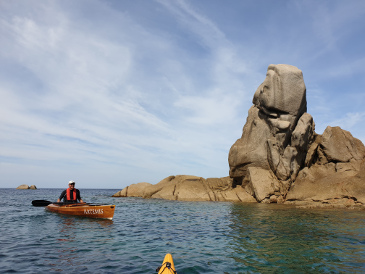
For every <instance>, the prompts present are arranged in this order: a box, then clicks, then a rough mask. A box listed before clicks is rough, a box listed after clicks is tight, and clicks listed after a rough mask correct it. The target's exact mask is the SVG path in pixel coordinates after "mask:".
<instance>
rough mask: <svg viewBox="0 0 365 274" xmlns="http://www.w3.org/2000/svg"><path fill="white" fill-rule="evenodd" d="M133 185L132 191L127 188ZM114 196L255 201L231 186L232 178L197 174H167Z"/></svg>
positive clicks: (238, 188) (239, 188)
mask: <svg viewBox="0 0 365 274" xmlns="http://www.w3.org/2000/svg"><path fill="white" fill-rule="evenodd" d="M132 186H133V192H130V190H129V188H130V187H132ZM113 196H114V197H143V198H153V199H166V200H179V201H232V202H256V200H255V199H254V198H253V197H252V196H251V195H249V194H248V193H247V192H246V191H245V190H244V188H243V187H241V186H240V187H236V188H234V187H233V184H232V179H231V178H229V177H224V178H208V179H204V178H202V177H197V176H189V175H177V176H169V177H167V178H165V179H163V180H162V181H161V182H159V183H158V184H156V185H151V184H147V183H139V184H135V185H131V186H128V187H126V188H124V189H123V190H121V191H119V192H117V193H116V194H114V195H113Z"/></svg>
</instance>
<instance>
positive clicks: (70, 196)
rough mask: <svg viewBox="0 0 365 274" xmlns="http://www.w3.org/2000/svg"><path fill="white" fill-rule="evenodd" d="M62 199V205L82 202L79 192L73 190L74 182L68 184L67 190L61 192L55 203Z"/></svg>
mask: <svg viewBox="0 0 365 274" xmlns="http://www.w3.org/2000/svg"><path fill="white" fill-rule="evenodd" d="M62 199H63V202H64V203H78V201H80V203H83V202H84V201H83V200H82V198H81V196H80V190H78V189H76V188H75V182H74V181H69V182H68V189H66V190H64V191H62V193H61V196H60V198H58V200H57V202H58V203H59V202H61V200H62Z"/></svg>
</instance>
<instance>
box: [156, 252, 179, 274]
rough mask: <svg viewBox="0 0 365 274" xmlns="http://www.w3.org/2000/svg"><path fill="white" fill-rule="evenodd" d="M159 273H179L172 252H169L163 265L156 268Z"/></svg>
mask: <svg viewBox="0 0 365 274" xmlns="http://www.w3.org/2000/svg"><path fill="white" fill-rule="evenodd" d="M156 272H158V274H177V272H176V270H175V265H174V261H173V260H172V256H171V254H169V253H167V254H166V256H165V259H164V260H163V262H162V265H161V266H160V267H159V268H157V269H156Z"/></svg>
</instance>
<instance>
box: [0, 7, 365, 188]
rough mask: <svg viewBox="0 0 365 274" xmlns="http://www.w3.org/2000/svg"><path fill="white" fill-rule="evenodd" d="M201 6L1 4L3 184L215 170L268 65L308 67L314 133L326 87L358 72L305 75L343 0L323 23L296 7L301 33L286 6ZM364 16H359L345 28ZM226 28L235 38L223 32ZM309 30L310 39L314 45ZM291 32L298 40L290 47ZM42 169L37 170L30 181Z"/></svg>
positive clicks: (351, 64)
mask: <svg viewBox="0 0 365 274" xmlns="http://www.w3.org/2000/svg"><path fill="white" fill-rule="evenodd" d="M202 3H203V2H202ZM202 3H200V4H199V5H200V8H199V7H198V5H197V4H196V3H195V2H194V1H182V0H179V1H173V2H172V1H164V0H160V1H157V2H149V3H148V7H153V8H152V9H147V8H146V9H144V7H143V6H141V7H138V8H136V7H134V8H132V7H131V5H132V3H131V2H129V1H121V2H120V1H116V2H113V1H109V2H104V1H87V2H86V1H76V2H75V1H58V2H55V1H42V2H39V1H27V3H26V4H24V3H22V4H21V5H19V2H18V1H16V0H15V1H8V2H2V4H1V5H2V8H3V9H2V14H1V15H0V37H2V38H1V40H2V41H1V42H2V51H1V52H0V96H1V98H2V100H1V101H0V122H1V123H0V130H1V132H2V135H1V137H0V142H1V145H0V146H1V147H0V148H1V149H0V160H1V166H0V168H1V169H0V174H1V175H2V177H3V178H8V179H10V178H12V180H13V181H14V184H20V183H26V182H24V180H26V179H29V178H31V180H33V181H34V183H36V182H39V183H41V184H43V185H42V187H45V186H47V184H48V182H49V178H55V179H54V180H55V181H56V182H57V184H58V185H57V186H62V184H63V182H67V181H68V179H70V178H69V176H70V177H73V179H75V180H76V179H77V180H85V181H88V183H90V186H89V187H93V186H95V187H99V180H102V179H103V178H108V184H109V185H108V186H109V187H119V186H120V187H122V186H123V184H124V186H125V185H127V184H130V183H135V182H138V181H151V182H154V183H155V182H157V181H158V180H161V179H163V178H164V176H165V177H166V176H168V175H171V174H193V175H198V176H203V177H220V176H226V175H228V163H227V157H228V150H229V148H230V146H231V145H232V144H233V143H234V141H235V140H236V139H237V138H239V137H240V134H241V130H242V127H243V124H244V123H245V119H246V117H247V111H248V108H249V107H250V105H251V104H252V103H251V100H252V97H253V93H254V91H255V89H256V88H257V86H258V84H260V82H261V81H263V80H264V78H265V72H266V67H267V66H268V65H269V64H270V63H275V62H277V63H285V62H286V63H291V64H293V65H297V66H298V67H300V66H299V65H300V64H303V65H305V67H304V69H306V71H307V72H308V71H309V73H308V74H306V73H305V80H306V84H307V86H308V87H309V88H308V91H309V92H314V91H316V92H317V93H316V94H318V97H316V96H314V94H315V93H311V96H312V97H310V98H311V100H312V102H313V106H311V107H310V108H311V109H313V110H314V113H313V116H314V118H316V117H320V118H319V121H320V123H321V124H323V125H324V124H325V123H326V122H327V121H329V120H331V121H332V120H336V119H337V118H336V119H334V118H333V116H331V115H329V114H328V117H326V118H325V119H324V118H323V119H322V117H323V116H326V112H328V111H327V110H330V109H331V108H332V107H333V106H332V105H330V104H327V98H328V97H329V92H332V91H326V90H325V88H326V86H324V84H325V82H324V81H330V80H333V79H334V78H338V77H339V76H343V74H344V71H347V73H348V75H350V76H351V75H353V72H354V71H356V70H357V71H358V74H361V72H363V68H362V66H361V65H360V64H361V60H363V59H364V56H359V57H358V58H357V60H354V59H351V60H350V61H348V62H347V63H346V64H347V65H346V64H345V65H344V63H339V64H338V66H337V67H334V66H332V67H330V68H327V69H326V70H325V71H323V76H322V77H321V76H320V75H313V74H311V73H310V71H311V69H312V66H315V67H316V68H317V64H316V62H318V61H317V60H316V58H315V56H317V57H320V58H323V56H326V58H327V57H328V58H331V56H332V57H333V56H334V55H331V54H333V52H336V51H335V50H333V49H336V48H340V47H339V45H340V43H344V42H343V41H344V40H343V39H344V37H346V38H348V37H349V36H351V35H353V34H354V33H356V31H354V32H353V33H352V32H351V31H349V32H345V31H343V32H341V36H336V35H335V30H338V29H342V30H345V27H347V26H348V25H349V24H350V23H351V22H352V21H353V20H355V19H351V17H349V16H348V15H349V14H351V12H353V11H354V10H353V9H349V10H347V11H346V15H343V16H342V17H341V20H340V21H339V22H338V23H336V25H335V26H333V25H332V22H333V20H334V19H335V18H336V16H340V14H339V13H338V12H339V10H340V8H341V7H340V6H341V5H340V4H338V3H337V4H338V6H336V9H335V11H332V10H326V9H328V5H326V4H321V7H322V8H321V10H325V11H326V12H325V13H324V17H323V18H319V17H318V14H317V11H316V10H313V9H312V8H309V7H307V10H308V11H309V12H311V13H310V14H311V15H312V16H314V18H315V19H316V20H315V21H314V23H313V26H314V27H313V28H312V27H311V28H308V27H307V24H304V23H300V24H299V23H297V24H296V23H295V22H294V23H290V24H289V23H288V24H282V23H283V22H284V23H285V22H286V21H285V20H286V19H288V17H287V14H286V12H289V11H291V12H293V13H294V15H295V14H297V13H298V11H300V9H298V7H297V8H293V5H288V6H287V7H286V8H287V9H288V10H286V11H285V14H283V11H282V10H281V9H276V8H275V7H274V6H273V7H271V8H270V9H269V8H268V9H267V10H266V9H263V10H262V11H263V13H264V15H267V14H269V13H272V14H273V15H275V16H272V17H265V16H264V15H262V14H261V13H260V14H256V13H255V14H250V13H251V12H252V10H248V8H249V6H247V5H244V9H242V7H241V6H240V5H238V4H236V3H235V1H232V2H230V4H231V5H232V9H234V8H236V5H237V9H240V8H241V10H240V11H238V12H237V13H235V14H236V16H237V17H236V18H225V16H222V15H220V11H219V10H215V9H214V8H213V7H214V5H213V6H211V5H207V6H205V8H204V9H202V8H201V7H202V6H204V4H202ZM215 4H217V5H218V7H219V6H221V5H223V4H221V3H219V2H215ZM85 5H87V7H88V9H87V12H85V9H84V7H85ZM146 5H147V4H146ZM221 7H222V6H221ZM246 10H247V11H246ZM240 12H242V15H241V14H240ZM361 14H363V11H361V10H360V11H356V16H355V17H356V20H361V19H359V18H360V15H361ZM280 15H281V17H280ZM294 15H293V16H294ZM217 16H219V20H217V21H215V20H214V18H215V19H217V18H218V17H217ZM246 18H247V20H246ZM255 18H261V19H260V20H261V21H255V20H253V19H255ZM265 18H269V19H270V20H269V19H267V20H269V21H268V22H265V21H264V20H266V19H265ZM275 18H276V19H275ZM228 19H229V20H228ZM244 19H245V20H246V21H244ZM273 19H275V20H278V21H280V20H282V21H280V27H284V29H280V28H278V26H279V23H277V22H276V21H272V20H273ZM241 20H243V21H242V22H241ZM351 20H352V21H351ZM222 22H224V27H223V25H222ZM247 22H251V24H248V23H247ZM349 22H350V23H349ZM232 23H233V25H232ZM291 24H292V25H291ZM268 25H270V28H266V26H268ZM229 26H231V27H232V29H234V30H235V31H237V33H235V32H234V31H232V33H230V34H229V35H227V34H226V33H225V31H227V29H231V28H230V27H229ZM263 29H264V30H265V29H267V30H273V31H274V33H267V32H265V31H263ZM308 29H310V30H312V31H313V29H315V30H316V31H317V33H316V37H315V38H313V39H314V41H313V45H314V46H312V47H308V45H310V43H309V42H307V41H308V40H310V39H309V38H310V37H311V35H310V31H308ZM242 30H243V32H242V33H241V32H240V31H242ZM288 33H290V34H296V36H295V38H300V39H292V40H290V39H288ZM308 33H309V34H308ZM234 34H236V36H234ZM278 34H281V35H280V36H279V37H280V39H275V35H278ZM301 36H302V37H301ZM264 38H269V39H268V40H265V39H264ZM282 38H283V39H282ZM289 38H290V37H289ZM323 45H328V46H325V50H324V51H323V52H319V53H318V48H320V47H322V46H323ZM291 48H295V51H294V50H293V51H288V50H287V49H291ZM321 60H325V59H321ZM292 62H298V63H299V64H296V63H292ZM318 67H321V68H322V67H324V65H322V64H320V65H318ZM300 68H301V67H300ZM316 72H317V71H316ZM306 75H308V78H307V77H306ZM307 79H308V80H310V81H311V83H308V82H307ZM311 87H314V89H311ZM349 89H351V87H349ZM334 93H335V92H334ZM361 98H362V99H360V100H359V102H361V100H364V98H363V97H361ZM333 104H338V102H337V101H336V102H333ZM348 112H349V111H348ZM346 113H347V112H346ZM353 113H358V114H359V115H357V116H356V115H355V116H354V117H352V116H351V117H352V118H351V119H352V120H351V121H353V127H354V128H357V127H359V126H360V125H362V124H363V123H364V122H363V121H364V119H363V118H364V117H363V116H362V114H361V113H362V112H361V111H359V110H358V109H354V111H353ZM360 114H361V115H360ZM348 118H350V116H349V117H348ZM355 118H356V119H355ZM315 121H316V120H315ZM335 122H336V123H340V124H341V123H342V122H343V121H342V120H341V119H340V120H338V119H337V121H335ZM42 166H46V167H47V168H46V169H45V171H44V172H43V173H42V175H37V174H40V171H41V170H42V168H41V167H42ZM20 171H24V172H23V174H20V173H22V172H20ZM14 174H19V175H17V176H14ZM56 175H57V176H56ZM58 178H59V179H58ZM61 178H62V180H61ZM59 180H60V182H58V181H59ZM124 180H125V181H124ZM15 186H16V185H15Z"/></svg>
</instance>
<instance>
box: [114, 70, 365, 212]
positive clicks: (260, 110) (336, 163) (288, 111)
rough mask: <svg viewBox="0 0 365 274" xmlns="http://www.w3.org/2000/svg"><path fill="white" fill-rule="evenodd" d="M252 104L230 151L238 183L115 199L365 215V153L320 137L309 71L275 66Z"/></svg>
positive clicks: (161, 189) (334, 134)
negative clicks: (338, 209) (361, 210)
mask: <svg viewBox="0 0 365 274" xmlns="http://www.w3.org/2000/svg"><path fill="white" fill-rule="evenodd" d="M252 102H253V106H252V107H251V108H250V109H249V111H248V117H247V121H246V124H245V125H244V127H243V131H242V136H241V138H240V139H238V140H237V141H236V142H235V143H234V144H233V145H232V147H231V149H230V151H229V155H228V163H229V167H230V170H229V175H230V177H226V178H209V179H204V178H201V177H195V176H182V175H180V176H170V177H168V178H166V179H164V180H162V181H161V182H159V183H158V184H156V185H151V184H148V183H139V184H135V185H131V186H129V187H126V188H125V189H123V190H122V191H120V192H118V193H116V194H115V196H121V197H144V198H162V199H169V200H183V201H237V202H238V201H240V202H259V203H285V204H295V205H299V206H306V207H317V206H321V207H323V206H326V207H327V206H330V207H333V206H347V207H365V171H364V170H365V164H364V161H365V160H364V159H365V147H364V145H363V143H362V142H361V141H360V140H358V139H356V138H354V137H353V136H352V135H351V133H350V132H348V131H345V130H343V129H341V128H339V127H327V128H326V130H325V131H324V133H323V134H322V135H318V134H317V133H315V123H314V121H313V118H312V116H311V115H310V114H309V113H307V112H306V111H307V100H306V87H305V84H304V80H303V74H302V71H301V70H299V69H298V68H296V67H294V66H290V65H270V66H269V67H268V70H267V74H266V78H265V80H264V82H263V83H262V84H261V85H260V86H259V87H258V89H257V90H256V92H255V94H254V97H253V101H252Z"/></svg>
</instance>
